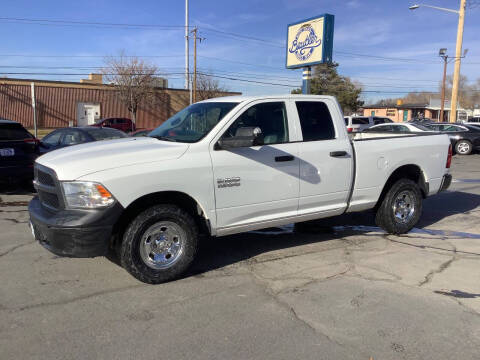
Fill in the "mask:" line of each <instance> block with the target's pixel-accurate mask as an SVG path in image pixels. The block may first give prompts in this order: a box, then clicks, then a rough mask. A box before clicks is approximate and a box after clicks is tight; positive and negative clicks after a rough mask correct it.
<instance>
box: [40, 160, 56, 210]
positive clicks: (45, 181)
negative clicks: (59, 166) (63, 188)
mask: <svg viewBox="0 0 480 360" xmlns="http://www.w3.org/2000/svg"><path fill="white" fill-rule="evenodd" d="M34 173H35V181H34V184H35V188H36V189H37V193H38V198H39V199H40V203H41V204H42V206H45V207H46V208H48V209H50V210H58V209H60V208H61V206H62V205H61V196H60V194H61V193H60V189H59V186H58V182H57V176H56V174H55V172H54V171H53V170H51V169H49V168H47V167H45V166H42V165H38V164H35V170H34Z"/></svg>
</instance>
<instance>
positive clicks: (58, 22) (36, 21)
mask: <svg viewBox="0 0 480 360" xmlns="http://www.w3.org/2000/svg"><path fill="white" fill-rule="evenodd" d="M1 20H4V21H11V22H20V23H27V24H39V25H82V26H83V25H89V26H92V25H94V26H110V27H125V28H128V27H133V28H156V29H179V30H183V29H185V26H184V25H159V24H128V23H107V22H93V21H77V20H56V19H31V18H16V17H0V21H1Z"/></svg>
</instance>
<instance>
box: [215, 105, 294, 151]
mask: <svg viewBox="0 0 480 360" xmlns="http://www.w3.org/2000/svg"><path fill="white" fill-rule="evenodd" d="M250 126H253V127H259V128H260V129H261V130H262V134H263V139H264V140H263V143H264V144H265V145H269V144H282V143H286V142H288V119H287V111H286V108H285V103H284V102H283V101H279V102H267V103H261V104H257V105H253V106H252V107H250V108H248V109H247V110H246V111H245V112H244V113H243V114H242V115H240V117H239V118H238V119H237V120H235V122H234V123H233V124H232V125H231V126H230V128H229V129H228V130H227V131H226V132H225V134H224V135H223V136H224V137H231V136H235V134H236V132H237V129H239V128H241V127H250Z"/></svg>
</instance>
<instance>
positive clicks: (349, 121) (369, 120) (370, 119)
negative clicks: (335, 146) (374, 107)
mask: <svg viewBox="0 0 480 360" xmlns="http://www.w3.org/2000/svg"><path fill="white" fill-rule="evenodd" d="M344 120H345V126H346V127H347V132H349V133H354V132H358V131H362V130H365V129H366V128H369V127H370V126H373V125H378V124H385V123H392V122H393V121H392V120H391V119H389V118H387V117H381V116H345V118H344Z"/></svg>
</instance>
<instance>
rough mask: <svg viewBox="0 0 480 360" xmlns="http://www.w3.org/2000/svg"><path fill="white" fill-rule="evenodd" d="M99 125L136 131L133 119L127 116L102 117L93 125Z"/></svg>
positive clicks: (124, 130) (125, 130)
mask: <svg viewBox="0 0 480 360" xmlns="http://www.w3.org/2000/svg"><path fill="white" fill-rule="evenodd" d="M92 126H97V127H109V128H113V129H117V130H122V131H123V132H127V133H128V132H131V131H135V130H136V127H135V124H134V123H133V121H132V120H130V119H127V118H107V119H102V120H100V121H99V122H98V123H96V124H94V125H92Z"/></svg>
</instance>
